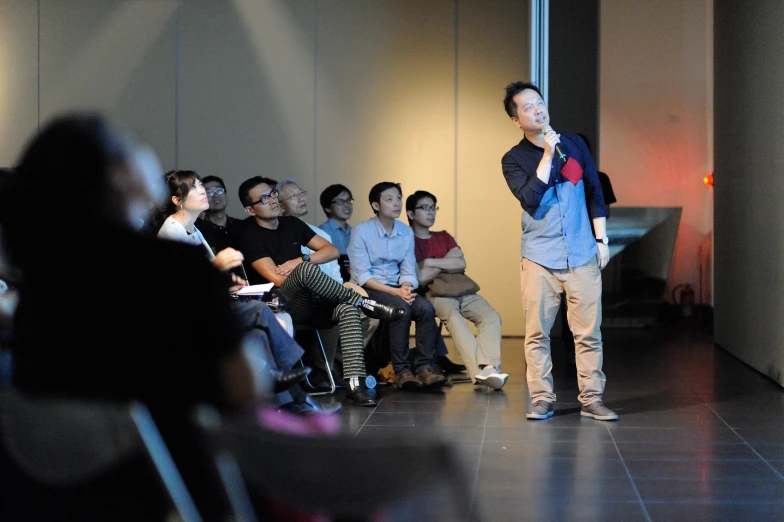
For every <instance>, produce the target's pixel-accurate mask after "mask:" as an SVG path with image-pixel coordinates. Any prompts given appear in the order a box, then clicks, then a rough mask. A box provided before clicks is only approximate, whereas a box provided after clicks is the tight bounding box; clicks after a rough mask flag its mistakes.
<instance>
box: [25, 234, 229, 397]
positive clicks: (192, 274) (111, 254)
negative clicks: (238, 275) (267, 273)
mask: <svg viewBox="0 0 784 522" xmlns="http://www.w3.org/2000/svg"><path fill="white" fill-rule="evenodd" d="M80 235H81V234H80ZM36 250H37V251H38V250H40V252H36V253H35V257H34V258H33V259H34V262H33V264H32V266H30V267H26V270H25V272H24V274H25V281H26V284H25V286H24V288H23V290H22V292H21V293H20V301H19V307H18V309H17V314H16V323H15V332H14V333H15V339H16V344H15V346H14V348H13V372H14V373H13V378H14V384H15V385H16V386H17V387H19V388H20V389H22V390H23V391H26V392H28V393H33V394H54V395H65V396H78V397H84V398H99V399H109V400H132V399H137V400H141V401H143V402H145V403H146V404H147V405H148V406H149V407H150V409H151V410H157V411H161V410H165V411H174V410H179V411H185V409H186V408H187V407H189V406H192V405H194V404H198V403H209V404H214V405H217V406H221V405H222V404H223V392H222V389H221V387H220V375H219V373H218V371H219V370H218V369H219V367H220V365H219V364H218V363H219V361H221V360H222V359H223V358H224V357H225V356H227V355H229V354H231V353H234V352H235V351H236V350H239V344H240V329H239V327H238V324H237V322H236V319H235V318H234V316H233V314H232V312H231V309H230V298H229V295H228V292H226V278H225V275H223V274H221V273H220V272H218V271H217V270H216V269H215V268H214V267H213V266H212V265H211V264H210V263H209V262H208V261H207V260H206V258H205V256H204V251H203V249H201V248H196V247H193V246H188V245H182V244H179V243H174V242H170V241H160V240H157V239H153V238H147V237H144V236H142V235H140V234H136V233H133V232H131V231H129V230H124V229H119V228H109V227H103V226H100V225H97V226H93V227H92V228H91V229H90V237H89V238H88V237H85V238H79V237H72V236H69V235H68V234H61V235H59V236H53V237H52V238H51V240H50V241H47V242H46V243H45V244H44V243H41V244H40V245H38V246H37V247H36ZM52 252H68V255H58V256H56V259H55V258H52V256H51V253H52ZM200 317H201V318H203V317H209V320H208V321H204V320H200V319H199V318H200Z"/></svg>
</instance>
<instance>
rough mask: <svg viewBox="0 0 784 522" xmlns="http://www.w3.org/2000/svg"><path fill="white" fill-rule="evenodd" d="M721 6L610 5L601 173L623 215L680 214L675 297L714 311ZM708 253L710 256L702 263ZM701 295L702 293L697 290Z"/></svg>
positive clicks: (614, 0) (671, 0)
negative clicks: (680, 287) (668, 210)
mask: <svg viewBox="0 0 784 522" xmlns="http://www.w3.org/2000/svg"><path fill="white" fill-rule="evenodd" d="M712 5H713V0H665V1H662V0H635V1H634V2H630V1H628V0H602V1H601V5H600V9H601V29H600V39H601V40H600V60H599V62H600V74H599V77H600V80H599V85H600V107H599V122H600V123H599V134H600V145H601V147H600V158H601V164H600V165H599V166H600V168H601V170H603V171H604V172H606V173H607V174H608V175H609V176H610V178H611V180H612V184H613V189H614V191H615V195H616V197H617V198H618V205H620V206H654V207H662V206H680V207H683V216H682V219H681V226H680V229H679V231H678V239H677V242H676V246H675V257H674V259H673V263H672V267H671V270H670V277H669V281H668V286H669V288H672V287H673V286H674V285H676V284H679V283H684V282H686V281H690V282H691V283H692V284H694V285H695V286H698V287H699V272H700V264H702V270H703V280H702V294H703V302H705V303H709V304H710V303H711V300H712V297H711V275H710V274H711V264H710V263H711V261H710V250H711V247H712V238H713V192H712V190H711V189H709V188H707V187H706V186H705V185H704V184H703V181H702V178H703V176H704V175H705V173H707V172H711V171H713V106H712V103H713V100H712V82H713V68H712V67H713V48H712V46H713V36H712V35H713V26H712ZM700 252H702V255H700ZM698 290H699V288H698Z"/></svg>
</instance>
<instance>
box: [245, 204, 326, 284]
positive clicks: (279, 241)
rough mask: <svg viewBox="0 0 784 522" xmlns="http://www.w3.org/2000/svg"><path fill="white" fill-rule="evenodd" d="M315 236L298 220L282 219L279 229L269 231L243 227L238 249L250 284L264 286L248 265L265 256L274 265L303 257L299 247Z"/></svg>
mask: <svg viewBox="0 0 784 522" xmlns="http://www.w3.org/2000/svg"><path fill="white" fill-rule="evenodd" d="M315 235H316V233H315V232H313V230H312V229H311V228H310V227H309V226H308V225H307V223H305V222H304V221H302V220H301V219H299V218H296V217H292V216H281V217H279V218H278V228H276V229H274V230H272V229H269V228H264V227H261V226H259V225H258V224H254V225H250V226H248V227H246V228H245V229H244V230H243V231H242V234H241V236H240V239H239V247H240V251H241V252H242V255H243V256H245V268H246V270H247V272H248V279H250V281H249V282H250V284H253V285H257V284H261V283H267V282H268V281H267V280H266V279H264V277H262V276H261V274H259V273H258V272H257V271H256V270H255V269H254V268H253V267H252V266H251V265H253V263H254V262H255V261H258V260H259V259H264V258H265V257H269V258H272V262H273V263H275V264H276V265H280V264H283V263H285V262H286V261H291V260H292V259H295V258H298V257H302V250H301V248H302V245H307V244H308V243H310V240H311V239H313V237H314V236H315Z"/></svg>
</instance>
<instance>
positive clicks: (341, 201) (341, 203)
mask: <svg viewBox="0 0 784 522" xmlns="http://www.w3.org/2000/svg"><path fill="white" fill-rule="evenodd" d="M330 203H332V204H335V205H337V206H339V207H342V206H344V205H353V204H354V200H353V199H333V200H332V201H330Z"/></svg>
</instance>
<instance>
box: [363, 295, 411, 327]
mask: <svg viewBox="0 0 784 522" xmlns="http://www.w3.org/2000/svg"><path fill="white" fill-rule="evenodd" d="M357 308H359V309H360V310H362V311H363V312H364V313H365V315H366V316H368V317H370V318H371V319H379V320H381V321H397V320H398V319H402V318H403V316H405V315H406V311H405V309H403V308H398V307H397V306H392V305H388V304H384V303H379V302H378V301H374V300H372V299H368V298H366V297H363V298H362V299H360V300H359V302H358V303H357Z"/></svg>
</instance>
